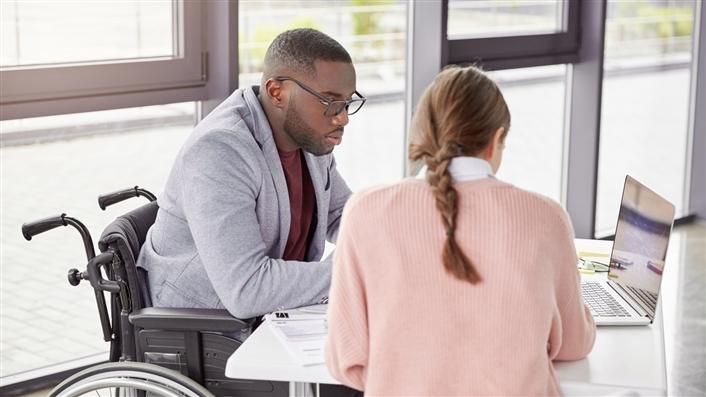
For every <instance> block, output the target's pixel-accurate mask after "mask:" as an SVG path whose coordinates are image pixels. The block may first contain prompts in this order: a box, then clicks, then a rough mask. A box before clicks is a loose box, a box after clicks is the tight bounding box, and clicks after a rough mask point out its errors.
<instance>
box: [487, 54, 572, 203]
mask: <svg viewBox="0 0 706 397" xmlns="http://www.w3.org/2000/svg"><path fill="white" fill-rule="evenodd" d="M488 74H489V75H490V76H491V77H492V78H493V79H494V80H495V81H496V82H497V83H498V85H499V86H500V89H501V90H502V92H503V95H504V97H505V101H506V102H507V105H508V107H509V108H510V115H511V117H512V125H511V126H510V132H509V133H508V135H507V138H505V151H504V153H503V162H502V165H501V167H500V170H499V171H498V175H497V176H498V178H499V179H501V180H504V181H506V182H509V183H512V184H514V185H515V186H517V187H520V188H523V189H527V190H532V191H535V192H537V193H540V194H543V195H545V196H547V197H550V198H552V199H554V200H556V201H560V200H561V178H562V153H563V145H564V93H565V90H566V65H553V66H540V67H533V68H522V69H511V70H501V71H495V72H490V73H488ZM539 98H541V100H538V99H539Z"/></svg>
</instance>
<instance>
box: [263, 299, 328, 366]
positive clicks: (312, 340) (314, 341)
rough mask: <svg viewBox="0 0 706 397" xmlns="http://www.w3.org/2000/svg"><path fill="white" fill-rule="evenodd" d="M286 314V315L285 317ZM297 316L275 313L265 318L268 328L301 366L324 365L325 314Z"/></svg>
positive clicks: (294, 314) (296, 314)
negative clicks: (270, 328)
mask: <svg viewBox="0 0 706 397" xmlns="http://www.w3.org/2000/svg"><path fill="white" fill-rule="evenodd" d="M285 313H286V315H285ZM325 313H326V312H325V310H324V314H298V313H297V312H296V310H294V311H292V313H290V312H275V313H272V314H268V315H266V316H265V319H266V320H267V321H266V323H267V324H268V326H270V327H272V329H273V331H274V333H275V335H277V338H278V339H279V340H280V342H281V343H282V344H283V345H284V347H285V348H286V349H287V351H289V353H290V354H291V355H292V356H293V357H294V358H295V359H296V360H297V362H299V363H300V364H301V365H315V364H323V363H324V344H325V343H326V333H327V332H328V331H327V330H328V329H327V326H326V314H325Z"/></svg>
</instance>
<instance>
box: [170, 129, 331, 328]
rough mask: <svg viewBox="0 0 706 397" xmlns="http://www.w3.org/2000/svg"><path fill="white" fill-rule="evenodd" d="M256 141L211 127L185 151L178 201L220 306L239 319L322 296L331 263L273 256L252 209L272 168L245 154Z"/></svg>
mask: <svg viewBox="0 0 706 397" xmlns="http://www.w3.org/2000/svg"><path fill="white" fill-rule="evenodd" d="M254 145H255V143H254V142H250V141H244V140H238V139H235V138H234V135H233V132H229V131H223V132H216V133H213V132H211V133H209V134H207V135H206V136H204V137H203V138H202V139H200V140H199V141H198V142H196V143H195V144H194V145H192V146H191V147H189V148H188V150H186V151H185V152H184V153H183V156H184V159H183V160H184V167H183V171H182V179H183V185H182V191H181V197H180V199H181V202H182V207H183V211H184V214H185V217H186V221H187V222H188V224H189V229H190V231H191V234H192V237H193V239H194V242H195V244H196V248H197V251H198V255H199V256H200V259H201V261H202V262H203V266H204V268H205V269H206V273H207V275H208V278H209V280H210V281H211V283H212V285H213V288H214V289H215V291H216V293H217V295H218V297H219V299H220V301H221V302H222V303H223V305H224V306H225V308H226V309H227V310H228V311H229V312H230V313H231V314H233V315H234V316H235V317H239V318H249V317H254V316H259V315H262V314H265V313H268V312H271V311H274V310H277V309H280V308H292V307H298V306H303V305H308V304H313V303H316V302H318V301H319V299H321V297H322V296H324V295H326V293H327V291H328V288H329V283H330V277H331V266H330V264H328V263H323V262H298V261H284V260H281V259H273V258H270V257H268V256H266V255H265V253H266V244H265V242H264V240H263V237H262V232H261V225H260V221H259V220H258V217H257V213H256V205H257V198H258V195H259V194H260V186H261V184H262V181H263V178H264V177H266V176H269V174H267V175H265V174H263V171H262V170H260V169H259V167H258V166H257V165H256V161H257V160H256V159H254V158H252V156H251V155H250V153H252V152H253V151H254V150H258V149H257V147H253V146H254Z"/></svg>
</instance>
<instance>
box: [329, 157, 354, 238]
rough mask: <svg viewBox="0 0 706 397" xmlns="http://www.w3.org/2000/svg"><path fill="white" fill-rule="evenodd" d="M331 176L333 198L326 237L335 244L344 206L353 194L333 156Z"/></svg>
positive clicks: (330, 204) (330, 169) (330, 168)
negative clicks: (339, 171)
mask: <svg viewBox="0 0 706 397" xmlns="http://www.w3.org/2000/svg"><path fill="white" fill-rule="evenodd" d="M329 177H330V181H331V200H330V201H329V212H328V228H327V230H326V239H327V240H328V241H329V242H330V243H333V244H335V243H336V238H337V237H338V227H339V225H340V224H341V214H342V213H343V206H344V205H345V204H346V201H348V198H349V197H350V196H351V189H349V188H348V185H347V184H346V181H344V180H343V177H341V174H339V173H338V170H337V169H336V159H335V158H334V157H333V155H332V156H331V166H330V167H329Z"/></svg>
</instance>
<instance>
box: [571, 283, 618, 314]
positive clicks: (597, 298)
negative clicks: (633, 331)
mask: <svg viewBox="0 0 706 397" xmlns="http://www.w3.org/2000/svg"><path fill="white" fill-rule="evenodd" d="M581 293H582V294H583V300H584V302H586V305H588V308H589V309H590V310H591V314H592V315H593V316H594V317H630V313H628V312H627V310H625V309H624V308H623V307H622V306H620V304H619V303H618V302H617V301H616V300H615V298H613V296H612V295H611V294H609V293H608V292H607V291H606V290H604V289H603V287H601V284H600V283H593V282H583V283H581Z"/></svg>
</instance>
